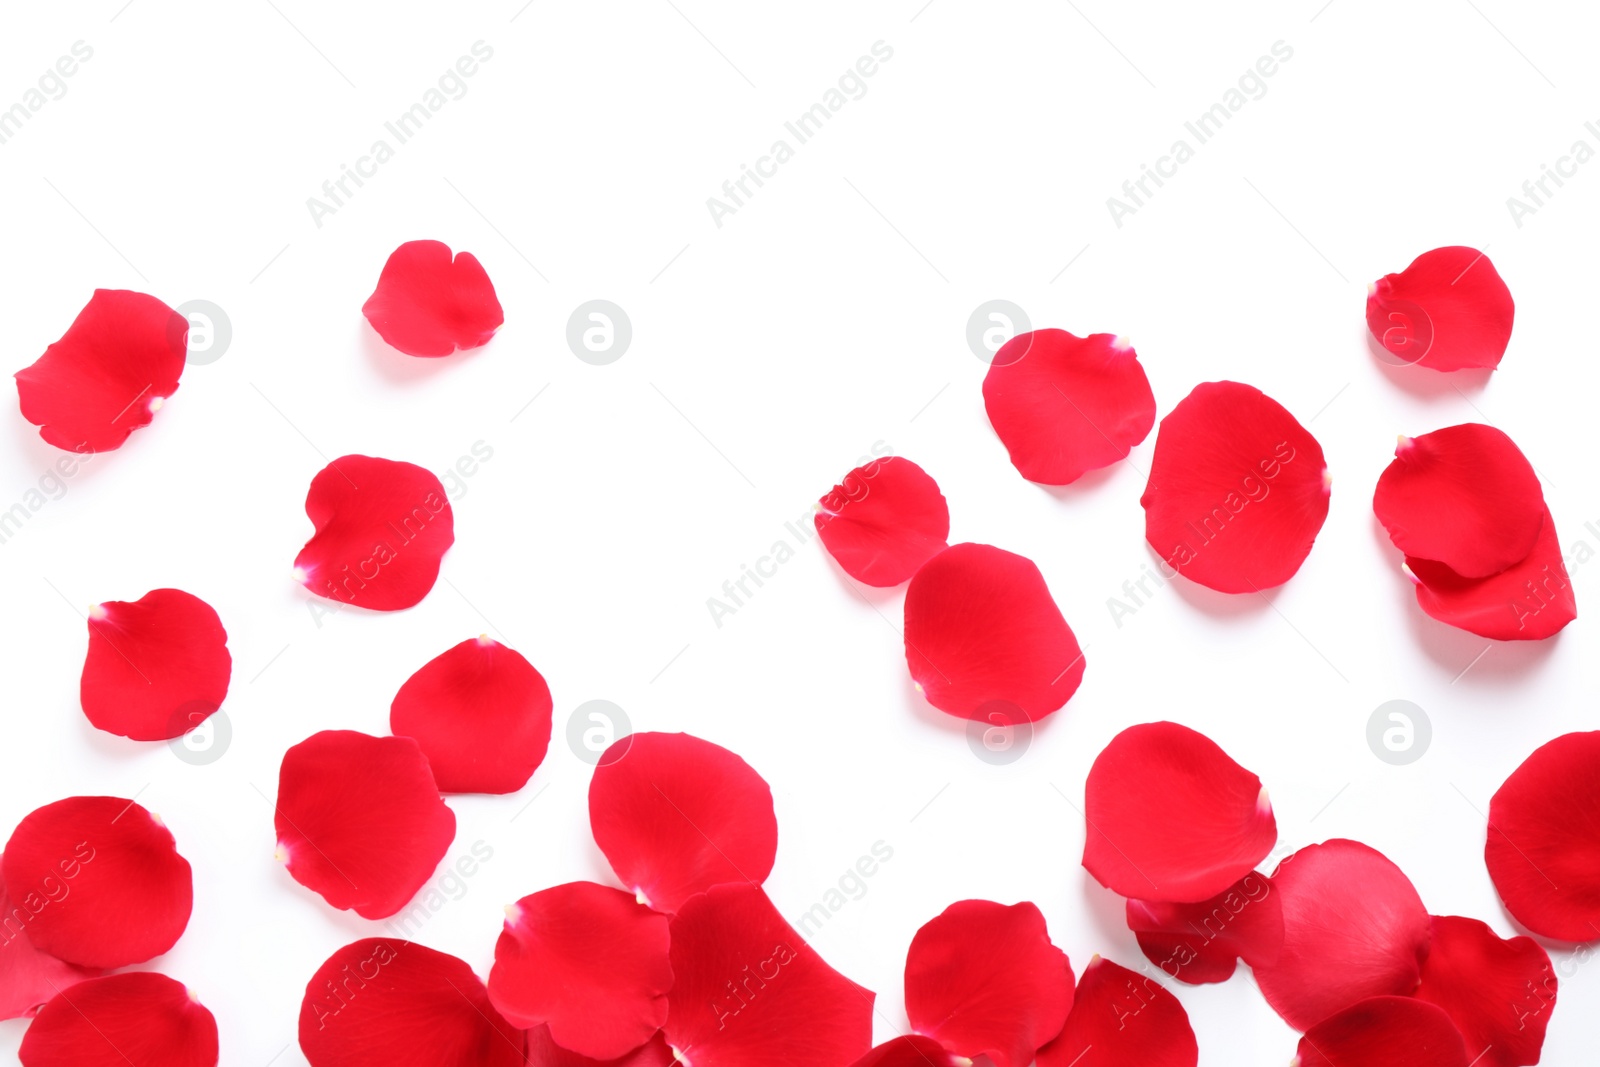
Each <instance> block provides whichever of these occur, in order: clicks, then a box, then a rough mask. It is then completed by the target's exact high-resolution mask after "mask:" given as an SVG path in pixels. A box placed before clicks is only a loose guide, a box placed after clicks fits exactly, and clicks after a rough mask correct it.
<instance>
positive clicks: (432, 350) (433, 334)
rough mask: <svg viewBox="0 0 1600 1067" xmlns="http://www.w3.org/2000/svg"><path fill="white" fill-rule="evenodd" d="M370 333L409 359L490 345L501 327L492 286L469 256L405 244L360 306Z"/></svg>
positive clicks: (433, 244)
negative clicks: (370, 325)
mask: <svg viewBox="0 0 1600 1067" xmlns="http://www.w3.org/2000/svg"><path fill="white" fill-rule="evenodd" d="M361 313H362V314H363V315H365V316H366V317H367V321H368V322H370V323H372V328H373V329H374V330H377V331H378V335H379V336H380V337H382V338H383V339H384V340H385V341H387V342H388V343H389V344H390V345H392V346H393V347H395V348H398V349H399V350H400V351H402V352H404V353H405V354H406V355H408V356H448V355H450V354H451V353H452V352H454V351H455V350H456V349H458V348H477V347H478V346H479V345H485V344H488V343H489V339H490V338H491V337H493V336H494V332H495V331H496V330H498V329H499V328H500V324H501V323H503V322H505V313H504V312H503V311H502V310H501V309H500V300H499V298H497V297H496V296H495V293H494V283H493V282H491V281H489V275H488V273H487V272H486V271H485V270H484V269H483V266H482V264H480V263H479V262H478V260H477V259H476V258H475V257H474V256H473V255H472V253H471V252H460V253H457V254H456V256H455V258H454V259H453V260H452V259H451V257H450V246H449V245H447V244H444V243H443V242H441V241H407V242H406V243H405V244H403V245H401V246H400V247H399V248H397V249H395V250H394V252H392V253H391V254H390V256H389V260H388V262H387V263H385V264H384V265H383V273H382V274H380V275H379V276H378V288H377V289H376V290H375V291H374V292H373V294H372V295H371V296H369V297H368V298H367V302H366V303H365V304H363V305H362V306H361Z"/></svg>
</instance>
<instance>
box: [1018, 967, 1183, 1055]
mask: <svg viewBox="0 0 1600 1067" xmlns="http://www.w3.org/2000/svg"><path fill="white" fill-rule="evenodd" d="M1199 1059H1200V1048H1199V1045H1198V1044H1196V1042H1195V1039H1194V1030H1193V1029H1192V1028H1191V1027H1190V1026H1189V1013H1188V1012H1186V1011H1184V1010H1183V1005H1182V1004H1180V1003H1178V998H1177V997H1175V996H1173V995H1172V994H1171V993H1169V992H1167V991H1166V990H1165V989H1164V988H1162V986H1161V983H1159V982H1157V981H1156V980H1155V979H1153V978H1150V977H1148V976H1146V975H1142V974H1138V973H1136V972H1134V971H1130V970H1128V969H1127V968H1126V967H1119V966H1118V965H1117V964H1115V963H1112V962H1111V961H1110V960H1106V959H1102V958H1100V957H1099V956H1096V957H1094V959H1092V960H1090V961H1089V965H1088V966H1087V967H1085V968H1084V969H1083V977H1082V978H1081V979H1079V981H1078V992H1077V996H1076V998H1075V999H1074V1000H1073V1002H1072V1014H1071V1015H1069V1016H1068V1017H1067V1024H1066V1026H1065V1027H1064V1028H1063V1029H1062V1031H1061V1036H1059V1037H1057V1038H1056V1039H1055V1040H1054V1041H1052V1042H1050V1044H1048V1045H1046V1046H1045V1047H1044V1048H1043V1049H1041V1050H1040V1051H1039V1067H1072V1065H1073V1064H1076V1065H1077V1067H1195V1064H1196V1063H1198V1062H1199Z"/></svg>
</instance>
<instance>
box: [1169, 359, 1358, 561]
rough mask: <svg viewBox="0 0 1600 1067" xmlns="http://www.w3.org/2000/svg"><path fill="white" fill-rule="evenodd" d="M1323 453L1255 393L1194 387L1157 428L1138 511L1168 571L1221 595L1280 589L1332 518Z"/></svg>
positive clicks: (1233, 385)
mask: <svg viewBox="0 0 1600 1067" xmlns="http://www.w3.org/2000/svg"><path fill="white" fill-rule="evenodd" d="M1329 484H1330V482H1329V479H1328V475H1327V464H1326V463H1325V462H1324V461H1323V458H1322V446H1321V445H1319V444H1318V443H1317V439H1316V438H1314V437H1312V436H1311V434H1310V432H1308V431H1307V430H1306V428H1305V427H1303V426H1301V425H1300V424H1299V423H1298V422H1296V421H1295V417H1294V416H1293V415H1291V414H1289V412H1288V411H1287V410H1285V409H1284V408H1283V406H1282V405H1280V404H1279V403H1278V402H1277V401H1275V400H1273V399H1272V398H1271V397H1269V396H1267V395H1266V394H1264V393H1262V392H1261V390H1259V389H1256V388H1254V387H1252V386H1248V385H1240V384H1239V383H1238V382H1205V383H1203V384H1201V385H1197V386H1195V388H1194V392H1192V393H1190V394H1189V395H1188V396H1187V397H1185V398H1184V399H1183V400H1182V401H1180V402H1179V404H1178V406H1177V407H1175V408H1173V409H1172V411H1170V412H1169V413H1168V414H1167V417H1166V418H1164V419H1162V420H1161V431H1160V432H1159V433H1158V434H1157V435H1156V451H1155V456H1154V458H1153V460H1152V461H1151V464H1150V481H1149V483H1148V484H1147V485H1146V486H1145V491H1144V496H1143V497H1141V498H1140V500H1139V503H1140V504H1141V505H1142V506H1143V507H1144V511H1145V522H1144V529H1145V539H1146V540H1147V541H1149V542H1150V547H1152V548H1154V549H1155V550H1156V553H1157V554H1158V555H1159V556H1160V557H1161V558H1162V559H1163V560H1165V561H1166V564H1167V566H1168V567H1169V568H1172V569H1174V570H1176V571H1178V573H1180V574H1182V575H1183V576H1184V577H1185V578H1188V579H1189V580H1190V581H1194V582H1199V583H1200V584H1201V585H1204V586H1208V587H1210V588H1212V589H1216V590H1218V591H1220V592H1224V593H1255V592H1260V591H1261V590H1264V589H1270V588H1272V587H1273V586H1275V585H1282V584H1283V583H1284V582H1287V581H1288V580H1289V579H1290V578H1292V577H1294V573H1295V572H1296V571H1298V570H1299V569H1300V565H1301V564H1302V563H1303V562H1305V558H1306V556H1307V555H1309V554H1310V552H1311V545H1312V543H1313V542H1314V541H1316V539H1317V533H1318V531H1320V530H1321V529H1322V522H1323V520H1324V519H1326V518H1327V517H1328V488H1329Z"/></svg>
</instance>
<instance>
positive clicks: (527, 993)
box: [489, 882, 672, 1060]
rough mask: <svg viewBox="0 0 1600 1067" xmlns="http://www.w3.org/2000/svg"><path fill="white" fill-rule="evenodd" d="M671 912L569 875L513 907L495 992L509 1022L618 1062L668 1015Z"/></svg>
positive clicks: (493, 977) (497, 953)
mask: <svg viewBox="0 0 1600 1067" xmlns="http://www.w3.org/2000/svg"><path fill="white" fill-rule="evenodd" d="M667 944H668V935H667V917H666V916H665V915H661V914H659V913H657V912H654V911H651V910H650V909H649V908H647V907H645V906H644V905H643V904H640V903H638V902H637V901H636V900H634V898H633V897H632V896H631V895H630V894H628V893H624V892H622V890H620V889H612V888H610V887H609V886H603V885H596V884H595V883H593V882H568V883H566V884H565V885H558V886H555V887H554V888H552V889H546V890H543V891H541V892H538V893H534V894H532V895H531V896H526V897H523V898H522V899H521V900H519V901H517V903H516V904H514V905H513V906H511V907H509V908H507V909H506V922H505V928H504V929H503V930H502V931H501V933H500V940H499V942H498V943H497V944H496V945H495V948H494V969H493V970H491V971H490V972H489V999H490V1000H491V1001H493V1003H494V1006H495V1007H496V1008H498V1009H500V1014H502V1015H504V1016H505V1017H506V1019H508V1020H509V1021H510V1022H511V1024H512V1025H514V1026H518V1027H521V1028H522V1029H524V1030H527V1029H532V1028H533V1027H536V1026H546V1027H548V1028H549V1031H550V1037H551V1038H552V1039H553V1040H554V1041H555V1042H556V1043H557V1044H558V1045H560V1046H561V1047H562V1048H565V1049H569V1050H571V1051H573V1052H577V1053H579V1054H581V1055H584V1056H589V1057H592V1058H594V1059H597V1060H609V1059H615V1058H617V1057H618V1056H622V1055H625V1054H626V1053H628V1052H631V1051H632V1050H634V1049H636V1048H638V1047H639V1046H640V1045H643V1044H644V1043H645V1042H646V1041H648V1040H650V1038H651V1036H652V1035H654V1034H655V1033H656V1031H658V1030H660V1029H661V1024H662V1023H664V1022H666V1019H667V995H666V994H667V990H668V989H670V988H671V987H672V968H671V966H670V965H669V964H668V962H667Z"/></svg>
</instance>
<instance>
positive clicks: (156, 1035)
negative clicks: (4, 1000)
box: [17, 971, 217, 1067]
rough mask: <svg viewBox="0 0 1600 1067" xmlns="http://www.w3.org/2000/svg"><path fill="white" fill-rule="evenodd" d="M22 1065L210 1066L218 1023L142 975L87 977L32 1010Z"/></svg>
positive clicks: (168, 985)
mask: <svg viewBox="0 0 1600 1067" xmlns="http://www.w3.org/2000/svg"><path fill="white" fill-rule="evenodd" d="M17 1058H18V1059H19V1060H21V1061H22V1067H216V1064H217V1020H216V1018H215V1017H214V1016H212V1014H211V1012H209V1011H208V1010H206V1008H205V1006H204V1005H203V1004H201V1003H200V1002H199V1001H198V1000H196V999H194V996H193V995H192V994H191V993H190V992H189V991H188V990H187V989H185V988H184V987H183V985H182V984H181V983H179V982H174V981H173V980H172V979H170V978H168V977H167V976H166V975H163V974H155V973H152V972H149V971H140V972H134V973H131V974H114V975H111V976H110V977H107V978H91V979H90V980H88V981H87V982H83V983H81V984H79V985H76V986H73V987H72V988H71V989H66V990H63V991H62V992H61V993H60V994H59V995H58V996H56V998H55V999H54V1000H52V1001H50V1003H48V1004H46V1005H45V1006H44V1008H43V1010H41V1011H40V1012H39V1015H38V1017H37V1018H35V1019H34V1020H33V1022H32V1023H31V1024H30V1025H29V1026H28V1032H27V1033H26V1034H24V1035H23V1038H22V1048H21V1049H19V1050H18V1052H17Z"/></svg>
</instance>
